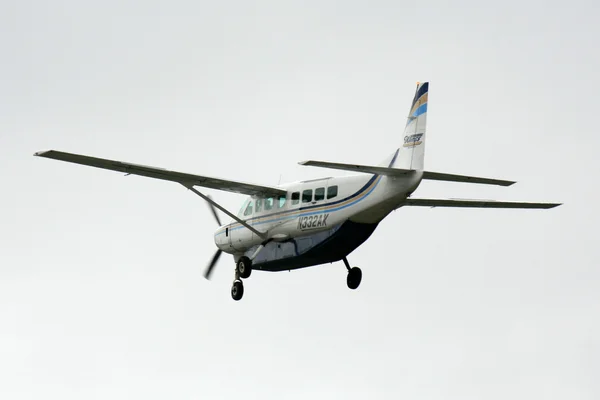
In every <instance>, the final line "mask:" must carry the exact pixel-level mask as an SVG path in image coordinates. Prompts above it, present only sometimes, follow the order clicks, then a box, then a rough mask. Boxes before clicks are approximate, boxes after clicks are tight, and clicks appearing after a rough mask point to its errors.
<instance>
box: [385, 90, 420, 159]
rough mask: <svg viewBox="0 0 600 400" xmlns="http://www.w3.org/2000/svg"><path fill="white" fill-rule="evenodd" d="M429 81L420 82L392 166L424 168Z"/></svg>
mask: <svg viewBox="0 0 600 400" xmlns="http://www.w3.org/2000/svg"><path fill="white" fill-rule="evenodd" d="M428 96H429V82H424V83H418V84H417V90H416V92H415V97H414V98H413V101H412V104H411V107H410V112H409V114H408V120H407V122H406V127H405V128H404V135H403V136H402V141H401V144H400V148H399V149H398V153H397V155H396V157H395V160H394V162H393V164H392V165H390V167H393V168H402V169H416V170H422V169H423V167H424V158H425V134H426V132H425V130H426V127H427V98H428Z"/></svg>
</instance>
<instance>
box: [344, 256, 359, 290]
mask: <svg viewBox="0 0 600 400" xmlns="http://www.w3.org/2000/svg"><path fill="white" fill-rule="evenodd" d="M343 260H344V264H345V265H346V269H347V270H348V276H347V277H346V284H347V285H348V288H350V289H352V290H354V289H356V288H358V286H359V285H360V281H361V280H362V271H361V270H360V268H358V267H352V268H350V264H349V263H348V260H347V259H346V257H344V258H343Z"/></svg>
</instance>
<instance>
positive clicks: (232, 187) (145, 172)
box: [34, 150, 287, 197]
mask: <svg viewBox="0 0 600 400" xmlns="http://www.w3.org/2000/svg"><path fill="white" fill-rule="evenodd" d="M34 155H35V156H38V157H45V158H52V159H54V160H60V161H67V162H71V163H75V164H82V165H87V166H90V167H96V168H103V169H108V170H111V171H118V172H123V173H126V174H132V175H140V176H146V177H148V178H154V179H162V180H165V181H171V182H177V183H181V184H183V185H184V186H188V187H189V186H190V185H191V186H203V187H207V188H211V189H218V190H225V191H228V192H234V193H242V194H247V195H251V196H252V195H253V196H262V197H271V196H273V197H274V196H278V195H285V194H286V193H287V192H286V191H285V190H283V189H279V188H274V187H268V186H259V185H253V184H250V183H243V182H236V181H229V180H225V179H220V178H213V177H209V176H201V175H194V174H187V173H184V172H176V171H169V170H167V169H163V168H156V167H149V166H146V165H140V164H132V163H127V162H122V161H114V160H107V159H104V158H96V157H89V156H84V155H80V154H72V153H64V152H62V151H56V150H48V151H40V152H37V153H35V154H34Z"/></svg>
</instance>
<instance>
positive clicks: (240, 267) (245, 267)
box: [236, 256, 252, 279]
mask: <svg viewBox="0 0 600 400" xmlns="http://www.w3.org/2000/svg"><path fill="white" fill-rule="evenodd" d="M236 269H237V272H238V274H239V275H240V278H242V279H246V278H249V277H250V274H251V273H252V261H250V259H249V258H248V257H246V256H242V257H240V259H239V260H238V262H237V265H236Z"/></svg>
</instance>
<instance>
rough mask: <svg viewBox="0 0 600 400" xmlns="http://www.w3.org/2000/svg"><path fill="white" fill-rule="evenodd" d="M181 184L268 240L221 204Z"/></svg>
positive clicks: (263, 234) (264, 234) (190, 186)
mask: <svg viewBox="0 0 600 400" xmlns="http://www.w3.org/2000/svg"><path fill="white" fill-rule="evenodd" d="M181 184H182V185H183V186H185V187H186V188H188V189H189V190H191V191H192V192H194V193H196V194H197V195H198V196H200V197H202V198H203V199H204V200H206V201H207V202H208V203H210V204H211V205H213V206H214V207H216V208H218V209H219V210H221V211H223V212H224V213H225V214H227V215H228V216H230V217H231V218H233V219H234V220H236V221H237V222H239V223H240V224H242V225H244V226H245V227H246V228H248V229H250V230H251V231H252V232H254V233H256V234H257V235H258V236H260V238H261V239H267V235H266V233H264V232H260V231H257V230H256V229H255V228H253V227H252V226H250V224H248V223H247V222H246V221H244V220H242V219H240V218H238V217H237V216H235V215H233V214H232V213H230V212H229V211H227V209H225V208H223V207H221V205H220V204H219V203H217V202H215V201H214V200H213V199H211V198H210V197H208V196H206V195H204V194H202V193H200V192H199V191H198V190H196V189H195V188H194V186H192V185H191V184H188V185H186V184H185V183H181Z"/></svg>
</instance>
